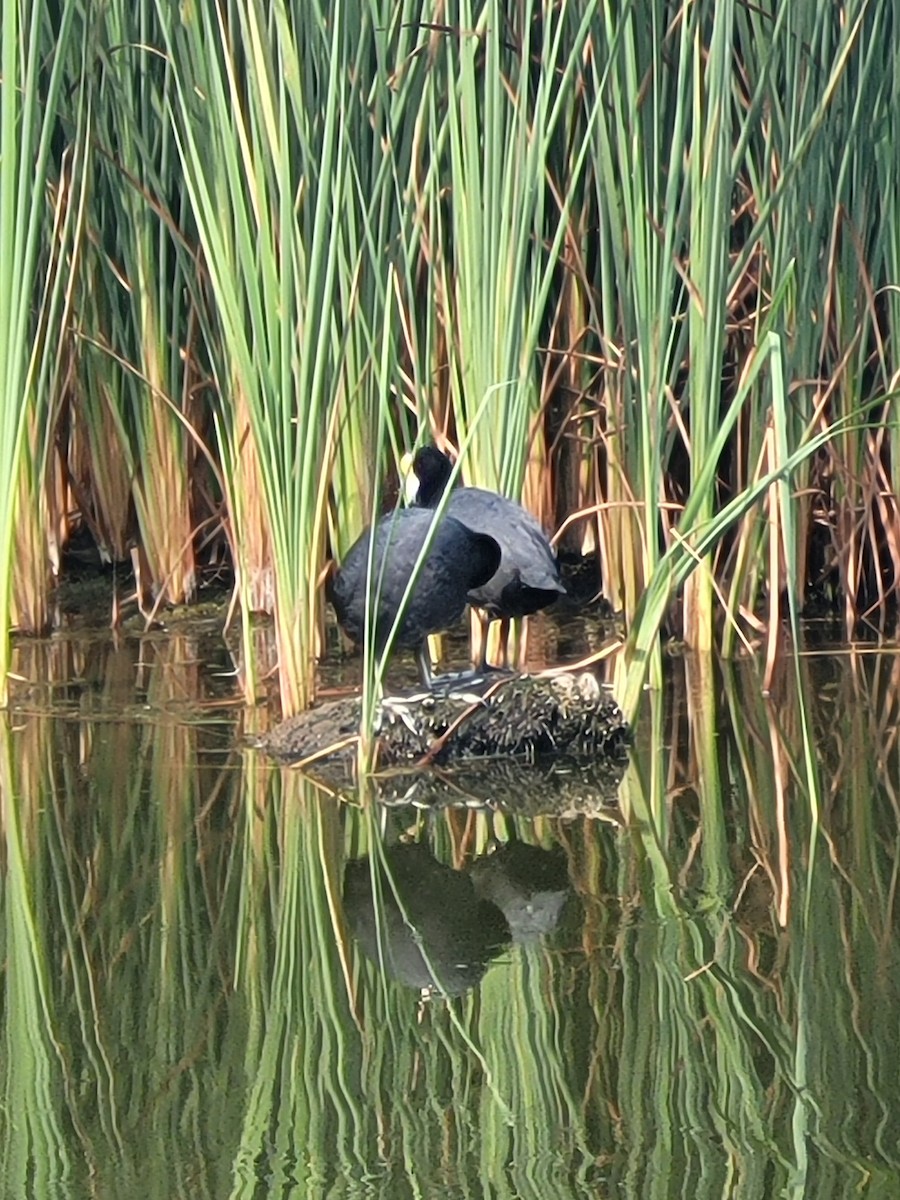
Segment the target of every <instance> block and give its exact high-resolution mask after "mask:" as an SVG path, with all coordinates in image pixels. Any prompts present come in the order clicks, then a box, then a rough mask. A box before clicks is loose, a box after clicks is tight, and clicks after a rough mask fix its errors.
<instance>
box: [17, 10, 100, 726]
mask: <svg viewBox="0 0 900 1200" xmlns="http://www.w3.org/2000/svg"><path fill="white" fill-rule="evenodd" d="M78 12H79V5H78V4H76V3H75V2H74V0H68V2H67V3H64V4H63V5H62V6H61V7H59V8H56V9H54V11H53V13H52V14H51V11H50V9H49V7H48V6H45V5H44V4H35V5H33V6H30V7H29V6H23V5H21V4H19V3H18V2H17V0H4V3H3V6H2V12H0V21H2V50H0V72H2V81H3V83H2V95H0V247H2V253H0V476H2V478H3V479H4V481H5V482H4V486H3V487H2V488H0V704H5V703H6V701H7V697H8V682H9V681H8V672H9V631H10V626H11V623H12V622H13V620H14V619H15V620H16V621H17V622H18V623H19V624H20V625H21V626H22V627H23V628H25V629H29V628H31V629H39V628H43V627H45V626H46V624H47V621H48V609H47V602H48V592H49V584H50V571H49V566H50V563H49V559H48V553H47V542H48V540H49V537H50V534H49V533H48V530H47V524H48V520H47V518H48V515H49V511H48V497H47V492H46V490H45V487H46V477H47V462H48V458H49V455H50V450H51V447H52V432H53V416H52V412H53V386H54V370H55V367H56V364H57V361H58V356H59V353H60V347H59V340H60V319H61V314H62V311H63V307H64V301H65V297H64V289H65V288H66V285H67V281H68V277H69V268H70V266H71V261H70V257H69V256H70V254H71V250H72V245H73V242H74V240H75V238H76V235H77V226H78V215H79V207H80V204H79V197H80V188H81V180H82V176H81V169H82V164H83V141H81V140H80V138H81V137H82V136H83V132H84V123H85V120H86V115H85V108H84V103H83V101H84V91H83V87H82V83H83V78H84V62H83V60H82V61H81V62H80V63H79V59H78V56H77V42H75V40H74V38H75V36H76V34H77V31H78V25H77V20H76V18H77V15H78ZM84 47H85V40H84V39H82V45H81V49H82V53H84ZM70 72H71V74H70ZM63 105H65V115H67V116H69V115H70V114H71V115H70V119H69V120H67V121H65V123H63V124H61V117H62V116H63V115H64V114H63V113H62V111H61V110H62V107H63ZM54 139H58V140H57V144H56V145H54ZM61 144H63V145H66V146H67V147H68V158H67V164H66V165H65V166H64V165H63V163H62V161H61V160H60V158H59V157H58V156H59V145H61ZM54 190H55V196H56V199H55V203H54V202H53V201H51V202H49V203H48V193H50V192H51V191H54ZM54 515H55V514H54Z"/></svg>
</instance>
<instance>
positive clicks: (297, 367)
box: [158, 0, 355, 712]
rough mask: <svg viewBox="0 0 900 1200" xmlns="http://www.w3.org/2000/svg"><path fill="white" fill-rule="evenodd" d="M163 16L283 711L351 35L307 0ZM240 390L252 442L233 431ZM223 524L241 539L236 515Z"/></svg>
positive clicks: (290, 692) (344, 16)
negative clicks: (260, 544) (260, 545)
mask: <svg viewBox="0 0 900 1200" xmlns="http://www.w3.org/2000/svg"><path fill="white" fill-rule="evenodd" d="M158 10H159V16H160V21H161V23H162V25H163V27H164V29H165V36H166V45H167V48H168V53H169V55H170V56H171V60H172V67H173V70H174V73H175V79H176V95H175V98H174V99H173V103H172V116H173V118H174V120H175V123H176V130H177V132H176V137H177V142H178V148H179V154H180V157H181V162H182V166H183V169H184V172H185V180H186V185H187V188H188V191H189V195H190V197H191V203H192V206H193V210H194V217H195V220H196V223H197V227H198V230H199V234H200V241H201V244H202V246H203V251H204V257H205V260H206V264H207V267H208V270H209V277H210V289H211V296H212V299H213V301H214V304H215V320H216V325H217V327H218V330H219V336H220V339H221V341H220V342H219V343H218V344H214V345H212V346H211V347H210V352H211V354H212V356H213V360H214V369H215V371H216V375H217V383H218V386H219V389H220V391H221V394H222V408H221V433H222V437H223V440H224V446H223V469H224V471H225V474H226V476H227V478H228V491H229V495H230V497H231V498H232V499H236V498H239V497H240V494H241V479H240V474H239V472H240V467H241V460H240V454H239V451H240V445H241V438H242V437H245V436H249V437H250V438H252V440H253V443H254V446H255V451H256V456H257V460H258V467H259V475H260V479H261V482H262V491H263V497H264V507H265V515H266V519H267V523H268V530H267V532H268V536H269V538H270V539H271V551H272V562H273V566H274V576H275V584H274V593H275V621H276V638H277V645H278V654H279V661H280V667H281V675H280V679H281V698H282V705H283V708H284V710H285V712H290V711H293V710H296V709H298V708H302V707H305V706H306V705H307V704H308V702H309V700H310V698H311V695H312V688H313V663H314V653H315V638H316V632H317V629H318V623H319V598H318V592H317V590H316V587H315V584H316V581H317V577H318V573H319V568H320V563H321V559H322V544H323V538H324V529H325V498H326V496H325V491H324V488H323V474H322V472H323V464H324V462H325V440H326V432H327V427H328V410H329V405H330V403H331V401H332V397H333V396H334V395H335V393H336V391H337V389H338V387H339V382H340V379H339V364H340V358H341V332H340V331H341V328H342V324H343V315H342V311H341V301H342V297H343V296H344V295H346V294H347V293H348V291H349V290H350V288H349V284H347V283H346V279H347V274H348V272H350V273H352V271H353V270H354V267H355V264H352V263H348V262H347V261H346V258H345V257H344V255H343V253H342V239H341V213H342V211H343V208H344V206H345V205H346V204H350V203H352V200H353V196H352V192H351V191H350V189H349V178H348V156H349V147H348V145H347V142H346V139H345V137H344V135H343V129H342V114H343V113H344V111H345V110H346V107H347V105H348V103H349V100H348V91H349V87H350V80H349V65H350V62H351V61H352V49H353V47H355V31H354V29H353V28H352V22H350V20H349V14H348V13H346V12H345V10H344V9H341V10H339V11H338V12H337V13H333V12H332V10H331V9H330V8H328V10H327V12H326V10H325V9H324V8H323V7H321V6H320V5H319V4H318V3H316V2H314V0H310V2H308V3H305V4H303V5H301V6H300V7H299V9H288V7H287V6H286V5H285V4H284V3H282V2H280V0H279V2H278V3H276V4H274V5H272V6H266V5H263V4H261V3H258V2H257V0H234V2H233V3H232V2H227V0H222V3H219V4H216V5H207V6H203V7H202V8H201V9H197V10H192V11H188V10H186V9H182V10H180V12H179V13H178V14H177V15H176V14H175V13H174V11H173V10H172V9H171V7H170V6H168V5H165V4H159V5H158ZM301 29H302V31H303V36H302V37H300V36H299V31H300V30H301ZM222 196H227V197H228V199H229V203H228V205H227V206H225V207H223V205H222V203H221V199H220V198H221V197H222ZM342 279H343V280H344V281H345V284H344V286H342V283H341V281H342ZM236 393H239V394H240V403H241V405H245V406H246V412H247V415H248V418H249V428H248V429H247V430H244V429H243V428H240V427H238V426H236V425H235V423H234V420H233V418H234V414H235V412H236V403H235V399H234V397H235V394H236ZM232 520H233V522H234V527H235V538H236V540H237V541H238V543H240V542H241V540H242V539H243V537H244V536H245V533H246V530H245V528H244V521H243V513H242V511H241V509H240V507H237V508H236V509H235V511H234V512H233V513H232ZM239 582H240V586H241V592H242V600H243V609H244V615H245V630H246V620H247V619H248V618H249V605H248V603H247V599H248V596H247V590H246V583H245V581H244V580H243V579H241V580H240V581H239Z"/></svg>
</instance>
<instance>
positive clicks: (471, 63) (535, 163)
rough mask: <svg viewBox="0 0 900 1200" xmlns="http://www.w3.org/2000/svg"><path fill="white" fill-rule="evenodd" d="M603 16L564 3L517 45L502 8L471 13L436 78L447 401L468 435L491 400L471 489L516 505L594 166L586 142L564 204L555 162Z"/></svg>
mask: <svg viewBox="0 0 900 1200" xmlns="http://www.w3.org/2000/svg"><path fill="white" fill-rule="evenodd" d="M593 10H594V6H593V5H589V6H588V8H587V10H586V11H582V10H581V9H578V10H575V9H574V7H572V6H569V5H562V6H561V7H560V8H559V9H558V10H557V9H553V10H546V11H544V12H543V13H542V14H541V15H540V16H537V15H536V14H534V13H532V12H531V10H524V9H523V10H521V11H520V12H519V13H518V14H517V17H518V21H517V22H515V23H514V24H513V25H512V26H511V28H510V30H509V37H506V36H504V35H503V33H502V31H503V30H504V27H505V16H504V11H503V9H502V6H501V5H500V4H499V3H497V2H496V0H487V2H486V3H484V4H482V5H472V4H469V3H465V4H463V5H462V8H461V9H460V11H459V25H458V27H454V28H453V29H452V30H449V31H447V33H446V34H445V36H444V37H443V39H442V42H441V45H440V58H439V62H438V64H437V65H436V68H435V69H433V70H432V73H431V81H430V87H429V97H428V98H429V104H430V126H429V141H430V143H431V145H432V147H434V149H433V151H432V156H433V162H434V163H435V169H433V170H432V171H431V172H430V173H429V174H428V175H427V176H426V190H428V189H430V190H431V191H433V192H434V193H435V194H440V193H441V192H442V191H443V189H444V188H445V187H446V186H447V185H448V184H449V188H450V192H449V198H448V201H445V202H444V204H440V203H437V202H435V203H434V204H432V205H431V206H430V211H431V213H432V214H433V216H434V217H435V218H436V220H437V221H438V226H437V228H436V229H433V230H431V231H430V232H431V241H432V244H433V246H434V249H433V250H432V251H431V260H430V261H431V270H432V272H433V273H434V279H435V291H436V296H437V299H438V303H439V306H440V320H441V323H442V326H443V329H444V331H445V335H446V338H447V355H448V366H449V373H450V387H449V394H450V397H451V399H452V404H453V413H454V417H455V421H456V426H457V429H458V432H459V437H460V439H465V438H466V437H467V436H468V434H469V433H470V431H471V428H472V424H473V420H474V415H475V413H476V412H477V411H478V410H479V408H480V407H481V406H482V405H483V404H484V401H485V397H487V396H489V395H490V396H491V401H490V403H489V405H488V408H487V412H486V418H485V422H484V425H483V427H482V430H481V433H480V434H479V436H478V437H477V438H476V439H474V440H473V449H472V454H471V458H470V467H471V475H472V481H473V482H476V483H480V484H485V485H487V486H490V487H496V488H499V490H501V491H503V492H505V493H506V494H510V495H519V494H521V489H522V481H523V477H524V472H525V465H526V463H527V461H528V458H529V454H530V451H531V447H532V442H533V440H535V439H536V435H537V434H538V432H539V428H538V424H539V416H540V411H541V396H540V393H539V386H538V385H539V380H540V378H541V364H540V363H539V362H538V359H537V354H538V348H539V344H540V337H541V333H542V330H543V329H544V327H545V326H546V323H547V320H548V305H549V297H550V292H551V284H552V282H553V279H554V276H555V273H556V272H557V270H558V265H559V254H560V247H561V245H562V243H563V239H564V236H565V233H566V230H567V223H568V219H569V218H568V207H569V205H570V203H572V197H573V196H574V195H575V194H576V193H577V188H578V186H579V181H580V178H581V174H582V171H583V167H584V161H585V155H586V149H587V147H586V142H585V139H584V135H582V139H581V140H580V141H578V142H576V143H575V144H574V145H573V146H572V147H571V148H570V158H571V167H570V177H569V178H568V179H566V180H565V181H564V182H565V184H566V187H567V189H568V190H566V191H565V192H564V193H563V194H562V195H558V196H554V195H553V192H552V190H551V188H552V181H551V180H550V179H549V178H548V159H549V157H550V154H551V148H552V146H553V142H554V139H555V138H558V137H559V136H560V135H561V132H562V130H563V128H564V120H565V118H566V116H567V114H568V111H569V107H570V105H571V101H572V97H573V96H574V95H575V93H576V89H577V86H578V82H579V73H578V69H577V64H578V62H579V59H580V55H581V53H582V51H583V48H584V45H585V42H586V39H587V34H588V29H589V19H590V13H591V12H592V11H593ZM576 11H577V13H578V18H577V19H576V17H575V16H574V15H572V14H573V13H575V12H576ZM548 230H550V232H549V234H548ZM541 441H542V439H540V438H537V439H536V445H535V450H534V452H535V454H536V455H537V457H538V459H542V458H543V457H544V451H543V450H542V449H540V448H539V447H540V445H541Z"/></svg>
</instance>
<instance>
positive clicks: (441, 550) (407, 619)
mask: <svg viewBox="0 0 900 1200" xmlns="http://www.w3.org/2000/svg"><path fill="white" fill-rule="evenodd" d="M433 515H434V514H433V513H431V512H428V511H425V510H423V509H421V508H407V509H400V510H399V511H397V512H395V513H392V514H390V515H389V516H385V517H382V518H381V519H380V520H379V521H378V522H376V525H375V546H374V550H373V554H372V582H371V595H372V596H373V598H374V597H376V596H377V605H376V608H375V610H374V636H375V646H376V649H377V650H378V651H379V652H380V651H381V650H383V649H384V645H385V643H386V641H387V638H388V635H389V633H390V631H391V627H392V626H393V624H394V621H395V620H396V618H397V613H398V612H399V610H400V604H401V601H402V600H403V593H404V592H405V591H406V585H407V584H408V583H409V580H410V577H411V575H412V573H413V568H414V567H415V565H416V562H417V560H418V558H419V554H420V552H421V550H422V547H423V546H424V544H425V540H426V538H427V537H428V531H429V529H430V528H431V524H432V519H433ZM371 533H372V530H371V528H370V529H367V530H366V531H365V532H364V533H363V534H362V536H361V537H360V538H359V539H358V540H357V541H356V542H354V544H353V545H352V546H351V547H350V549H349V550H348V551H347V554H346V556H345V557H344V561H343V564H342V566H341V568H340V570H339V571H338V572H337V573H336V574H335V575H334V577H333V578H332V579H331V580H330V581H329V585H328V598H329V600H330V601H331V603H332V604H333V605H334V611H335V612H336V613H337V619H338V621H339V622H340V625H341V628H342V629H343V630H344V632H345V633H346V634H347V636H348V637H349V638H351V639H352V640H353V641H354V642H357V643H361V642H362V640H363V636H364V632H365V622H366V571H367V567H368V558H369V538H370V536H371ZM500 559H501V552H500V546H499V545H498V542H497V540H496V539H495V538H494V537H492V536H491V535H489V534H484V533H480V532H475V531H473V530H471V529H467V528H466V526H465V525H463V524H462V523H461V522H460V521H458V520H456V519H455V518H453V517H449V516H444V517H443V519H442V520H441V522H440V524H439V525H438V527H437V529H436V530H435V532H434V536H433V538H432V540H431V544H430V546H429V548H428V550H427V552H426V554H425V557H424V559H423V562H422V565H421V567H420V568H419V572H418V574H417V576H416V580H415V583H414V584H413V586H412V591H411V593H410V597H409V600H408V601H407V605H406V609H405V611H404V614H403V617H402V620H401V623H400V629H399V632H398V634H397V638H396V639H395V642H394V645H395V646H406V647H411V648H414V649H415V651H416V659H417V662H418V665H419V675H420V678H421V681H422V683H423V684H424V686H425V687H430V686H431V671H430V664H429V659H428V650H427V646H426V645H425V641H426V639H427V637H428V635H429V634H431V633H439V632H440V631H441V630H444V629H447V628H448V626H450V625H453V624H454V623H455V622H456V621H458V620H459V618H460V617H461V616H462V614H463V610H464V609H465V607H466V597H467V595H468V593H469V592H470V591H472V589H473V588H480V587H482V586H483V585H484V584H485V583H487V581H488V580H489V579H490V577H491V576H492V575H493V574H494V572H495V571H496V570H497V567H498V566H499V565H500Z"/></svg>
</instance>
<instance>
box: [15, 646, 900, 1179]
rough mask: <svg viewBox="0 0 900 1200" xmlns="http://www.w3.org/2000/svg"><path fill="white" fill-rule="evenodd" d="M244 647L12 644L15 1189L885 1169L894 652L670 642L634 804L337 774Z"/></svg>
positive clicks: (899, 979) (895, 832)
mask: <svg viewBox="0 0 900 1200" xmlns="http://www.w3.org/2000/svg"><path fill="white" fill-rule="evenodd" d="M594 636H595V631H591V630H585V628H584V627H582V626H571V627H569V628H567V629H564V630H563V631H562V632H561V633H560V635H559V638H558V642H557V645H558V646H559V648H560V652H562V653H565V654H566V655H571V656H573V657H574V656H577V655H578V654H579V653H582V652H583V651H584V650H585V648H586V646H587V644H588V641H589V640H590V637H594ZM228 667H229V664H228V661H227V659H226V656H225V654H224V651H223V650H222V649H221V642H220V639H219V637H218V635H217V634H216V633H215V632H214V631H212V630H210V631H207V632H205V633H202V634H198V633H196V632H187V633H178V632H173V633H169V634H156V635H152V636H148V637H144V638H138V637H123V638H122V639H121V640H120V642H119V643H118V644H117V645H113V644H112V643H111V642H109V641H107V640H106V639H100V640H97V641H93V642H91V641H85V640H79V639H78V638H71V639H67V638H64V637H60V638H57V639H55V640H54V641H52V642H48V643H28V644H27V645H24V646H23V647H22V648H21V650H20V654H19V659H18V661H17V670H18V671H19V673H20V674H21V675H22V676H23V677H24V678H25V679H26V680H28V681H30V684H29V685H27V686H26V685H25V684H23V685H21V687H20V688H19V691H18V704H17V707H16V708H15V710H14V711H12V712H11V713H10V714H8V716H7V717H6V718H5V719H4V720H3V724H2V742H0V745H2V748H3V750H2V756H0V758H2V774H0V784H2V800H3V810H2V811H3V833H4V841H3V846H4V854H3V875H4V886H3V889H2V894H0V905H2V921H0V928H2V936H3V947H2V951H3V952H2V962H3V977H2V991H0V995H2V1022H3V1051H2V1057H0V1076H2V1086H3V1098H2V1105H0V1146H2V1156H3V1157H2V1164H0V1178H2V1188H3V1195H4V1196H9V1197H16V1198H18V1197H38V1198H40V1197H51V1196H52V1197H57V1196H59V1197H69V1196H71V1197H82V1196H83V1197H89V1196H100V1197H119V1196H122V1197H133V1196H140V1197H144V1198H147V1200H150V1198H153V1200H155V1198H156V1197H159V1198H160V1200H162V1198H168V1197H173V1196H184V1197H190V1198H191V1200H196V1198H198V1197H212V1198H216V1200H218V1198H220V1197H229V1196H241V1197H269V1196H292V1197H329V1198H331V1197H335V1198H337V1197H348V1198H350V1197H388V1198H394V1197H396V1198H405V1197H410V1198H412V1197H424V1198H429V1200H430V1198H431V1197H438V1196H441V1197H443V1196H449V1197H478V1198H481V1197H497V1198H498V1200H505V1198H510V1200H511V1198H513V1197H517V1198H518V1197H523V1198H524V1197H529V1198H530V1197H534V1198H535V1200H548V1198H551V1200H552V1198H556V1197H561V1198H566V1197H606V1196H609V1197H633V1198H635V1200H643V1198H648V1197H649V1198H653V1197H667V1198H668V1197H689V1198H690V1200H706V1198H713V1197H715V1198H716V1200H719V1198H720V1197H754V1198H755V1197H759V1198H760V1200H770V1198H771V1197H778V1196H788V1197H807V1196H808V1197H816V1198H822V1197H835V1198H837V1197H840V1198H844V1197H848V1196H857V1195H859V1196H866V1197H885V1198H888V1197H890V1198H891V1200H894V1198H896V1197H897V1196H898V1195H900V1148H898V1129H900V1122H898V1116H897V1114H898V1113H900V1072H898V1069H897V1046H898V1035H900V948H898V936H897V904H898V896H897V892H898V882H900V878H898V877H900V745H898V737H897V729H898V727H900V721H898V681H900V658H898V657H897V656H896V655H895V653H893V652H890V653H888V652H885V653H875V652H874V651H872V650H871V649H869V651H868V652H867V653H865V654H859V655H855V656H853V655H850V654H848V653H847V652H846V651H839V652H829V653H824V652H823V653H809V654H807V655H805V656H804V657H803V658H802V659H801V660H800V664H799V670H797V671H795V668H794V664H793V663H792V662H791V660H790V659H786V660H785V662H784V664H783V666H782V668H781V669H780V671H779V673H778V674H777V675H776V679H775V681H774V685H773V688H772V695H771V696H770V697H769V698H764V697H763V695H762V692H761V675H760V671H758V670H757V668H756V667H755V666H754V665H751V664H747V665H743V666H741V667H740V668H729V669H727V670H726V669H721V670H720V669H717V670H716V671H715V672H714V673H711V674H708V675H707V674H704V673H702V672H700V671H699V670H698V666H697V664H696V663H691V664H685V663H682V662H680V661H673V662H672V663H671V664H670V667H669V670H670V680H669V687H668V690H667V692H666V694H665V695H664V696H661V697H648V699H647V703H646V706H645V711H644V713H643V714H642V719H641V723H640V726H639V729H638V737H637V743H636V746H635V748H634V752H633V757H632V761H631V764H630V766H629V769H628V771H627V773H626V775H625V778H624V779H623V782H622V785H621V786H622V792H621V798H622V803H623V806H624V807H623V810H622V812H621V814H619V816H618V819H615V817H614V816H611V814H610V813H609V812H608V811H606V810H605V809H604V808H603V807H602V806H600V805H598V804H597V803H596V798H595V797H592V796H591V795H590V794H588V793H587V792H586V793H585V795H583V796H582V797H581V803H580V804H572V803H571V802H569V803H567V806H566V809H565V811H564V812H562V813H560V812H559V811H558V807H559V806H558V805H556V804H555V802H554V797H553V785H552V782H548V783H547V785H546V787H547V804H546V812H545V813H544V815H540V816H536V817H529V818H527V819H526V818H522V817H517V816H515V815H512V814H509V813H506V812H497V811H491V810H489V809H484V808H483V809H470V808H457V809H445V810H442V811H439V812H433V813H423V812H421V811H418V810H415V809H411V808H392V809H390V810H385V809H383V808H382V807H381V806H379V805H377V804H375V803H372V802H364V801H363V800H361V799H360V800H357V802H355V803H346V802H342V801H340V800H338V799H336V798H335V796H334V795H333V794H332V793H331V792H330V790H329V789H328V788H327V787H323V786H321V785H319V784H317V783H316V782H315V781H311V780H308V779H305V778H304V777H302V776H301V775H300V774H298V773H297V772H294V771H290V770H286V769H282V768H279V767H275V766H273V765H271V764H270V763H268V762H266V761H265V760H264V759H263V758H262V757H260V756H259V755H258V754H257V753H256V752H254V751H252V750H247V749H244V748H242V747H241V745H240V741H239V739H240V737H241V735H242V734H243V733H244V732H247V731H249V730H250V729H252V728H253V727H254V726H255V724H256V723H258V722H259V721H260V720H261V715H260V714H258V713H257V714H252V713H250V714H248V713H246V712H245V711H244V710H242V709H241V708H240V707H239V706H237V705H234V704H233V703H230V702H229V698H230V689H231V682H230V680H229V678H228V676H227V674H226V672H227V670H228ZM353 670H354V665H353V664H352V663H350V664H346V667H345V673H346V674H350V675H352V672H353ZM435 979H438V980H440V982H441V984H442V986H443V990H444V993H445V994H444V995H443V996H442V995H441V994H440V990H439V989H438V988H435V986H434V980H435ZM423 989H424V990H423Z"/></svg>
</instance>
